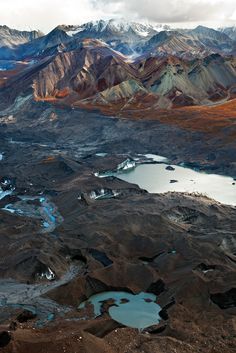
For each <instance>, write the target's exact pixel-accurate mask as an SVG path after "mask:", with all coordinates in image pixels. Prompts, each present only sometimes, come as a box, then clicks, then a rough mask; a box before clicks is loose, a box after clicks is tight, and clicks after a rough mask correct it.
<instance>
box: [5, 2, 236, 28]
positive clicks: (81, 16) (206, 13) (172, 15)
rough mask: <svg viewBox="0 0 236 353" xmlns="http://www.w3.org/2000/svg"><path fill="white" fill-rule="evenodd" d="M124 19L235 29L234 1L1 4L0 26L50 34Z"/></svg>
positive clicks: (235, 11)
mask: <svg viewBox="0 0 236 353" xmlns="http://www.w3.org/2000/svg"><path fill="white" fill-rule="evenodd" d="M108 18H124V19H127V20H137V21H142V22H155V23H162V24H168V25H170V26H172V27H195V26H197V25H198V24H202V25H206V26H210V27H215V28H217V27H220V26H232V25H236V0H35V1H33V0H0V24H2V25H5V24H6V25H8V26H9V27H12V28H17V29H26V30H29V29H40V30H42V31H43V32H44V33H47V32H49V31H50V30H52V29H53V28H54V27H56V26H57V25H58V24H81V23H84V22H88V21H91V20H97V19H108Z"/></svg>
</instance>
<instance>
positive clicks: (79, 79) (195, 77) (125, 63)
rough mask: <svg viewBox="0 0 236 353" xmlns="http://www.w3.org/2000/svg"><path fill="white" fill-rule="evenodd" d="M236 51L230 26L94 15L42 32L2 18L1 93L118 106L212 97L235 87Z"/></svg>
mask: <svg viewBox="0 0 236 353" xmlns="http://www.w3.org/2000/svg"><path fill="white" fill-rule="evenodd" d="M235 52H236V30H235V28H234V27H231V28H221V29H219V30H214V29H211V28H207V27H203V26H198V27H196V28H195V29H175V30H173V29H171V28H169V27H167V26H159V25H156V26H155V25H149V24H140V23H136V22H131V23H127V22H125V21H117V20H109V21H103V20H100V21H96V22H89V23H86V24H83V25H80V26H74V25H73V26H67V25H60V26H58V27H56V28H55V29H53V30H52V31H51V32H50V33H48V34H47V35H43V33H41V32H39V31H32V32H21V31H17V30H11V29H10V28H8V27H6V26H2V27H0V69H1V70H2V71H0V85H1V86H0V87H1V88H0V95H1V96H2V97H4V100H5V101H8V100H14V99H16V98H17V97H18V96H19V95H20V96H24V95H25V94H28V93H29V92H31V93H32V94H33V95H34V98H35V99H36V100H50V101H54V102H55V101H60V102H63V103H64V104H69V105H74V106H78V105H79V106H85V107H98V108H100V107H105V106H111V107H112V106H116V109H117V107H119V109H123V108H124V106H125V107H126V108H127V107H138V106H140V105H141V106H142V105H147V106H148V107H149V108H150V107H155V108H171V107H179V106H186V105H209V104H215V103H217V102H224V101H227V100H229V99H231V98H233V97H234V95H235V92H236V89H235V87H236V69H235V68H236V59H235V57H234V54H235ZM9 65H10V66H9ZM13 69H14V70H13Z"/></svg>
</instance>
